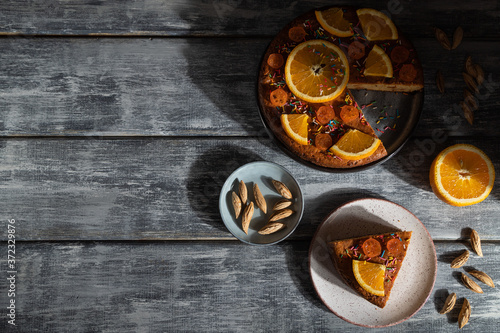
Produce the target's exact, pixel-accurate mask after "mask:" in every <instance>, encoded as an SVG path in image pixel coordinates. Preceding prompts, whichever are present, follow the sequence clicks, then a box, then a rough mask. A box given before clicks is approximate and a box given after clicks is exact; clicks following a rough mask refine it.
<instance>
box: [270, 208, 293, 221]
mask: <svg viewBox="0 0 500 333" xmlns="http://www.w3.org/2000/svg"><path fill="white" fill-rule="evenodd" d="M293 213H294V211H293V210H291V209H288V208H285V209H282V210H278V211H275V212H274V213H272V214H271V216H270V217H269V222H274V221H278V220H283V219H284V218H287V217H288V216H290V215H292V214H293Z"/></svg>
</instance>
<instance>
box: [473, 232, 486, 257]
mask: <svg viewBox="0 0 500 333" xmlns="http://www.w3.org/2000/svg"><path fill="white" fill-rule="evenodd" d="M470 245H471V247H472V249H473V250H474V251H476V253H477V255H478V256H480V257H482V256H483V250H482V249H481V238H479V234H478V233H477V231H476V230H474V229H472V231H471V233H470Z"/></svg>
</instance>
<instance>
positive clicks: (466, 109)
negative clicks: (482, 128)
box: [460, 101, 474, 125]
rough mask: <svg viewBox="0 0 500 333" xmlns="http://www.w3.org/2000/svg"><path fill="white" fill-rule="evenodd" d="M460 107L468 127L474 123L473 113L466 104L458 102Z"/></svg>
mask: <svg viewBox="0 0 500 333" xmlns="http://www.w3.org/2000/svg"><path fill="white" fill-rule="evenodd" d="M460 107H461V108H462V110H463V111H464V117H465V119H466V120H467V122H468V123H469V124H470V125H472V124H473V123H474V112H473V111H472V109H471V108H470V107H469V105H468V104H467V103H465V102H464V101H461V102H460Z"/></svg>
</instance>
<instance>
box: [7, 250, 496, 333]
mask: <svg viewBox="0 0 500 333" xmlns="http://www.w3.org/2000/svg"><path fill="white" fill-rule="evenodd" d="M308 247H309V242H308V241H305V242H288V241H287V242H284V243H282V244H280V245H276V246H271V247H254V246H248V245H244V244H242V243H240V242H165V243H164V242H159V243H149V244H145V243H121V244H117V243H56V244H54V243H18V245H17V255H18V256H19V258H21V259H20V260H19V262H18V268H17V269H18V274H17V280H16V281H17V293H16V304H17V314H18V317H17V320H16V324H17V325H18V330H20V331H22V332H69V331H74V332H192V331H196V330H201V331H203V332H235V331H236V332H240V331H241V332H249V331H252V332H269V331H273V332H291V331H300V332H331V331H332V328H335V331H342V332H359V331H360V329H361V328H360V327H357V326H354V325H352V324H349V323H347V322H344V321H343V320H342V319H340V318H338V317H337V316H335V315H334V314H333V313H331V312H330V311H329V310H328V309H327V308H326V307H325V306H324V305H323V303H322V302H321V301H320V299H319V297H318V296H317V294H316V292H315V290H314V287H313V286H312V283H311V280H310V277H309V268H308ZM436 247H437V250H438V253H440V255H439V256H438V274H437V279H436V284H435V287H434V290H433V292H432V293H431V295H430V297H429V299H428V301H427V303H426V304H425V305H424V306H423V308H422V309H421V310H420V311H419V312H418V313H417V314H416V315H415V316H413V317H412V318H410V319H409V320H408V321H406V322H403V323H402V324H400V325H397V326H393V327H389V328H383V329H378V330H373V331H377V332H405V331H411V332H428V331H429V328H432V330H433V331H436V332H437V331H439V332H456V330H457V327H458V324H457V316H458V309H459V308H458V307H457V309H454V310H453V311H452V312H450V313H449V314H448V315H440V314H439V313H438V312H439V310H440V308H441V306H442V304H443V302H444V299H445V298H446V295H447V294H448V293H451V292H455V293H457V296H458V304H461V301H462V298H463V297H467V298H468V299H469V301H470V303H471V306H472V316H471V320H470V322H469V324H468V326H467V327H466V328H467V329H470V330H474V331H477V332H491V329H492V328H493V327H496V326H498V325H499V324H500V318H499V317H498V311H497V310H496V309H498V303H499V302H500V294H499V293H498V290H497V288H496V289H491V288H489V287H487V286H485V293H484V294H481V295H480V294H475V293H473V292H472V291H469V290H468V289H466V288H465V287H464V286H463V285H462V284H461V282H460V278H459V277H457V275H458V274H459V271H460V272H461V271H463V269H459V270H453V269H451V268H450V267H449V262H450V261H451V259H452V257H453V255H454V253H456V252H457V251H460V250H462V249H463V248H464V247H465V245H463V244H460V243H451V244H450V243H437V244H436ZM5 248H6V247H4V246H2V250H1V253H2V254H3V253H4V251H5V250H4V249H5ZM484 250H485V257H484V258H479V257H477V256H473V257H472V258H471V259H470V260H469V263H468V264H469V265H470V268H472V267H474V268H476V269H479V270H483V271H485V272H488V273H489V274H490V275H491V276H492V277H493V279H494V280H495V281H496V282H498V277H499V276H500V271H499V269H498V267H499V264H500V263H499V258H500V246H499V245H498V244H490V243H487V244H485V245H484ZM5 257H6V256H5V255H2V256H1V257H0V264H1V265H2V266H4V265H5ZM467 269H469V268H467ZM483 286H484V285H483ZM6 288H7V281H6V279H5V278H2V279H0V289H1V290H6ZM235 302H237V304H238V305H237V306H235V305H236V303H235ZM4 305H5V303H4V302H3V301H2V307H3V306H4ZM6 325H7V323H6V320H2V321H0V329H1V330H2V331H4V332H5V331H6V327H7V326H6Z"/></svg>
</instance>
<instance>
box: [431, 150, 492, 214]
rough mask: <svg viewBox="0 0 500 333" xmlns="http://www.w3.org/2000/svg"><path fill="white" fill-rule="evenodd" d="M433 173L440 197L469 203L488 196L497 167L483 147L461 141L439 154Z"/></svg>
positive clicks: (432, 180) (435, 187) (461, 203)
mask: <svg viewBox="0 0 500 333" xmlns="http://www.w3.org/2000/svg"><path fill="white" fill-rule="evenodd" d="M429 176H430V183H431V187H432V190H433V191H434V193H435V194H436V195H437V197H438V198H440V199H441V200H443V201H444V202H446V203H449V204H450V205H453V206H469V205H473V204H476V203H479V202H481V201H483V200H484V199H486V198H487V197H488V195H489V194H490V192H491V189H492V188H493V183H494V181H495V169H494V167H493V164H492V163H491V160H490V159H489V158H488V156H486V154H485V153H484V152H483V151H482V150H480V149H479V148H477V147H475V146H472V145H468V144H457V145H453V146H451V147H448V148H446V149H445V150H443V151H442V152H440V153H439V154H438V156H437V157H436V158H435V159H434V161H433V162H432V165H431V170H430V175H429Z"/></svg>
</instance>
